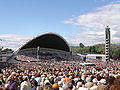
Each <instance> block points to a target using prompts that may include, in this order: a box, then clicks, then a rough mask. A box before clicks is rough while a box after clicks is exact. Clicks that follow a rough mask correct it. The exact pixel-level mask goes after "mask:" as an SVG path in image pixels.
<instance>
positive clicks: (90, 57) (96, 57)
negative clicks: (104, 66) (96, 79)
mask: <svg viewBox="0 0 120 90" xmlns="http://www.w3.org/2000/svg"><path fill="white" fill-rule="evenodd" d="M78 55H80V56H81V57H83V60H84V57H85V59H86V60H84V61H93V60H100V61H105V58H106V56H105V54H78Z"/></svg>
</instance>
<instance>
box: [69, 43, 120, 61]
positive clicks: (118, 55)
mask: <svg viewBox="0 0 120 90" xmlns="http://www.w3.org/2000/svg"><path fill="white" fill-rule="evenodd" d="M71 49H72V52H73V53H81V54H87V53H89V54H105V44H96V45H93V46H84V45H83V44H82V43H80V44H79V46H71ZM110 58H111V59H114V60H120V45H115V44H111V45H110Z"/></svg>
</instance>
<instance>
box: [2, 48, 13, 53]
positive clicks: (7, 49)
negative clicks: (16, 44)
mask: <svg viewBox="0 0 120 90" xmlns="http://www.w3.org/2000/svg"><path fill="white" fill-rule="evenodd" d="M2 52H13V50H12V49H9V48H6V49H4V50H2Z"/></svg>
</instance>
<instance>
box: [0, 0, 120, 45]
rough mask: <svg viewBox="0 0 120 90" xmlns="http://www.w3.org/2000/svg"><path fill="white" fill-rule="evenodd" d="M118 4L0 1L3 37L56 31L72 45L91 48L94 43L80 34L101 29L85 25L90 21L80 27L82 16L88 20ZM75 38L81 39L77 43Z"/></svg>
mask: <svg viewBox="0 0 120 90" xmlns="http://www.w3.org/2000/svg"><path fill="white" fill-rule="evenodd" d="M116 3H117V4H118V3H119V0H117V1H116V0H0V35H6V34H7V35H8V34H10V35H12V34H14V35H21V36H26V37H27V36H28V37H33V36H37V35H39V34H42V33H45V32H55V33H58V34H60V35H61V36H63V37H64V38H65V39H67V41H68V42H69V43H70V44H72V45H73V44H75V45H77V44H78V43H79V42H82V43H84V44H85V45H91V43H92V42H91V43H85V42H84V41H86V42H88V41H87V40H88V39H87V38H86V39H87V40H86V39H84V37H79V35H81V36H82V35H83V36H84V33H85V32H84V31H86V30H87V31H88V32H93V33H97V31H99V29H100V28H96V27H95V28H94V27H93V26H92V27H91V26H88V25H86V23H88V21H86V22H83V23H85V24H80V23H82V22H79V20H78V19H79V17H80V18H81V20H85V18H84V19H83V18H82V17H81V16H84V15H86V18H88V17H89V16H90V15H91V14H96V13H99V12H100V10H99V9H100V8H102V10H101V12H103V8H104V7H105V6H107V5H111V4H112V5H116ZM108 8H109V7H108ZM111 8H114V9H115V7H111ZM96 9H98V10H96ZM103 14H104V13H103ZM105 14H106V13H105ZM87 15H88V17H87ZM118 15H119V14H118ZM100 17H101V16H100ZM103 17H104V16H103ZM92 18H93V17H91V19H92ZM98 18H99V17H98ZM88 20H89V18H88ZM94 22H95V21H94ZM89 23H90V21H89ZM91 23H92V22H91ZM105 24H106V23H105ZM105 24H104V26H105ZM108 24H109V23H108ZM90 29H91V30H90ZM103 29H104V27H103ZM102 32H103V31H102ZM114 33H115V32H114ZM85 35H86V34H85ZM77 36H78V37H77ZM75 37H76V38H77V39H78V38H82V39H79V40H77V39H76V38H75ZM71 38H72V39H73V38H74V40H71ZM91 39H92V38H91ZM93 42H94V41H93ZM96 43H101V41H100V42H99V41H98V42H96Z"/></svg>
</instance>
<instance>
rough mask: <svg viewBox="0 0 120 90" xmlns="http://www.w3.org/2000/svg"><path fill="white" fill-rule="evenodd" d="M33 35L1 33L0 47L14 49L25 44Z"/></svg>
mask: <svg viewBox="0 0 120 90" xmlns="http://www.w3.org/2000/svg"><path fill="white" fill-rule="evenodd" d="M31 38H32V37H27V36H20V35H15V34H0V47H4V48H11V49H13V50H15V49H17V48H19V47H20V46H21V45H23V44H25V43H26V42H27V41H28V40H30V39H31Z"/></svg>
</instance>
